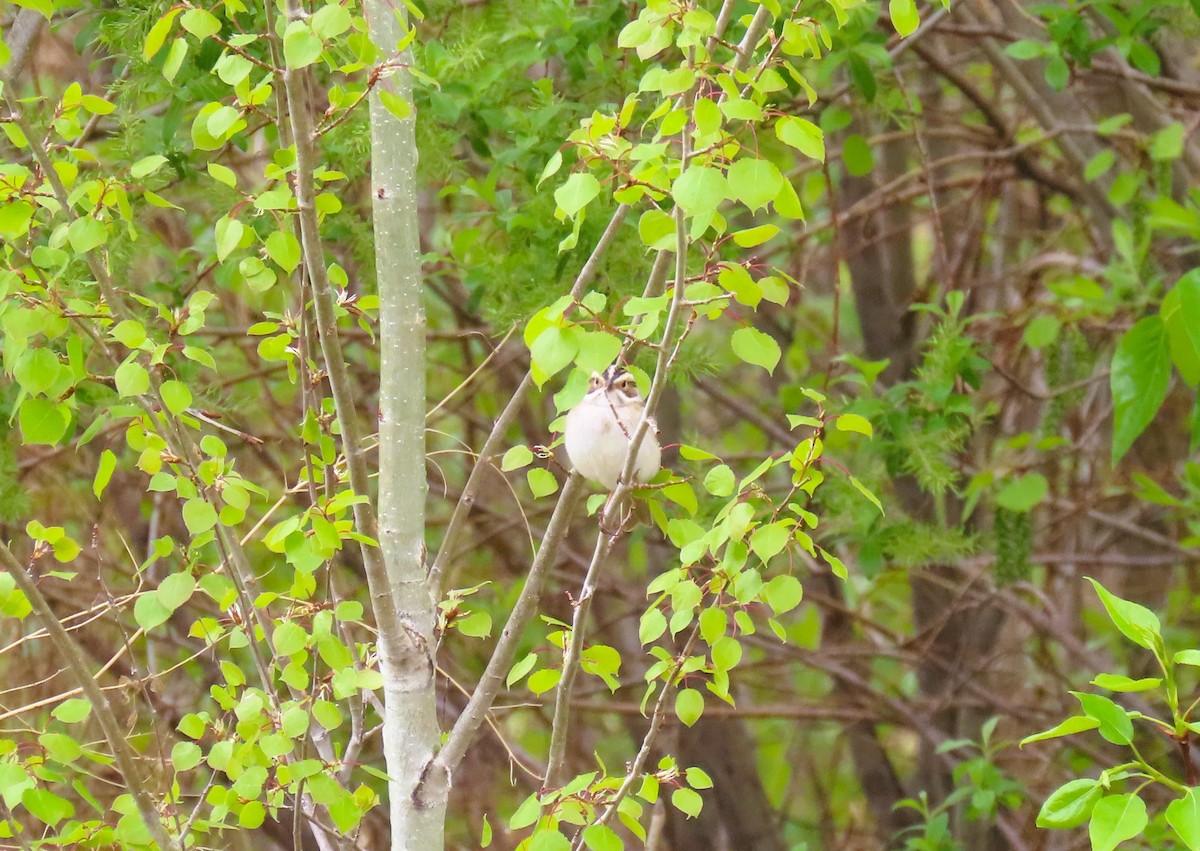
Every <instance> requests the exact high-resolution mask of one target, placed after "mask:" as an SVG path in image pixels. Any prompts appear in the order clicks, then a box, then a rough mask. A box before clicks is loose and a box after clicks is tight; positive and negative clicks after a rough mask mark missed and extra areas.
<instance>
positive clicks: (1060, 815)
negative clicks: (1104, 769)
mask: <svg viewBox="0 0 1200 851" xmlns="http://www.w3.org/2000/svg"><path fill="white" fill-rule="evenodd" d="M1103 794H1104V788H1103V787H1102V786H1101V785H1100V784H1099V783H1097V782H1096V781H1095V780H1092V779H1091V778H1088V777H1082V778H1079V779H1076V780H1069V781H1067V782H1066V783H1064V784H1063V785H1062V786H1059V787H1058V788H1057V789H1055V790H1054V791H1053V792H1051V793H1050V797H1049V798H1047V799H1046V803H1044V804H1042V809H1041V810H1040V811H1039V812H1038V817H1037V826H1038V827H1042V828H1050V829H1060V830H1061V829H1066V828H1072V827H1079V825H1081V824H1083V823H1084V822H1085V821H1087V820H1088V819H1089V818H1090V817H1091V815H1092V808H1093V807H1094V806H1095V805H1096V802H1097V801H1099V800H1100V797H1101V796H1102V795H1103Z"/></svg>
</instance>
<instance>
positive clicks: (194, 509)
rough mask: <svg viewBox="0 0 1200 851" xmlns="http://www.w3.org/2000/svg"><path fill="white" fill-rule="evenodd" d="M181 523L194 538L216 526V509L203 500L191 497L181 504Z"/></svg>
mask: <svg viewBox="0 0 1200 851" xmlns="http://www.w3.org/2000/svg"><path fill="white" fill-rule="evenodd" d="M183 522H184V525H185V526H187V529H188V532H190V533H191V534H192V536H193V537H194V536H196V535H199V534H201V533H202V532H207V531H208V530H209V529H211V528H212V527H213V526H216V525H217V509H215V508H213V506H212V505H211V504H210V503H209V502H208V501H206V500H205V499H203V498H201V497H193V498H192V499H189V500H188V501H187V502H185V503H184V504H183Z"/></svg>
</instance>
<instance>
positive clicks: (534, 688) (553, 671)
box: [526, 668, 562, 694]
mask: <svg viewBox="0 0 1200 851" xmlns="http://www.w3.org/2000/svg"><path fill="white" fill-rule="evenodd" d="M561 676H562V672H561V671H559V670H558V669H557V668H543V669H542V670H540V671H534V672H533V673H532V674H530V675H529V679H528V680H527V681H526V685H528V686H529V690H530V691H531V692H533V693H534V694H545V693H546V692H548V691H550V689H552V688H554V687H555V686H556V685H558V681H559V678H560V677H561Z"/></svg>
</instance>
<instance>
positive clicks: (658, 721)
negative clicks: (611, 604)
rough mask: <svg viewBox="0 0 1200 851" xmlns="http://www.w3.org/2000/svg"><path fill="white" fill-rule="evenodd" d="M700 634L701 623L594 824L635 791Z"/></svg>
mask: <svg viewBox="0 0 1200 851" xmlns="http://www.w3.org/2000/svg"><path fill="white" fill-rule="evenodd" d="M699 634H700V627H699V625H697V626H695V627H693V628H692V632H691V635H689V636H688V640H687V644H685V645H684V648H683V652H681V653H680V654H679V655H678V656H677V657H675V664H674V665H673V666H672V668H671V673H670V674H669V675H668V676H666V677H663V686H662V693H661V694H659V696H658V700H657V701H655V703H654V712H653V713H652V714H651V716H650V729H648V730H647V731H646V735H645V736H644V737H643V738H642V746H641V747H640V748H639V749H638V752H637V756H635V757H634V758H633V762H632V763H631V764H630V766H629V770H628V771H626V772H625V780H624V781H623V782H622V783H621V786H620V788H619V789H617V792H616V794H615V795H613V797H612V800H611V801H609V802H608V805H607V806H606V807H605V808H604V812H603V813H601V815H600V818H598V819H596V821H595V822H593V823H594V824H606V823H607V822H608V821H609V820H611V819H612V817H613V816H614V815H615V814H616V812H617V809H618V808H619V807H620V806H621V801H623V800H624V799H625V797H626V796H627V795H628V794H629V793H630V792H631V791H633V784H634V783H636V782H637V781H638V777H639V776H640V775H641V773H642V769H643V768H644V767H645V766H646V760H647V759H649V758H650V749H651V748H652V747H654V740H655V739H657V738H658V733H659V731H660V730H661V729H662V725H663V722H664V721H665V720H666V718H667V697H668V696H670V694H671V682H672V681H673V680H674V679H675V676H676V674H678V673H679V669H680V668H682V667H683V663H684V662H686V661H687V658H688V656H690V655H691V653H692V646H693V645H694V644H695V643H696V636H697V635H699ZM573 847H574V848H582V847H583V836H582V834H581V835H580V837H579V839H577V840H576V842H575V845H574V846H573Z"/></svg>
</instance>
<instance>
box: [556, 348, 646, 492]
mask: <svg viewBox="0 0 1200 851" xmlns="http://www.w3.org/2000/svg"><path fill="white" fill-rule="evenodd" d="M645 408H646V403H645V400H643V399H642V396H641V393H639V392H638V387H637V382H636V381H635V380H634V378H633V376H632V375H631V374H630V373H629V372H628V371H627V370H625V369H624V368H623V367H621V366H619V365H617V364H613V365H612V366H610V367H608V368H607V369H605V370H604V372H602V373H599V372H593V373H592V377H591V379H590V380H589V382H588V392H587V395H586V396H584V397H583V399H582V400H581V401H580V402H579V404H577V405H576V406H575V407H574V408H572V409H571V411H570V413H568V414H567V424H566V429H565V435H564V438H565V440H564V442H565V444H566V448H567V457H568V458H570V459H571V464H572V465H573V466H574V467H575V469H576V470H577V471H578V472H579V473H580V474H582V475H583V476H584V477H586V478H588V479H591V480H592V481H593V482H596V483H597V484H599V485H602V486H603V487H605V488H607V489H608V490H612V489H613V488H615V487H616V486H617V479H619V478H620V477H621V470H622V468H623V467H624V466H625V455H626V454H627V453H628V452H629V444H630V442H631V441H632V439H633V435H634V432H635V431H636V430H637V425H638V421H639V420H640V419H641V418H642V411H644V410H645ZM661 463H662V449H661V447H660V446H659V445H658V427H657V426H656V425H655V423H654V420H653V419H652V420H650V424H649V426H648V427H647V429H646V434H645V436H644V437H643V438H642V442H641V444H640V445H639V446H638V453H637V462H636V463H635V464H634V465H633V478H634V481H635V482H638V483H645V482H648V481H650V479H652V478H653V477H654V474H655V473H657V472H658V468H659V465H660V464H661Z"/></svg>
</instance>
